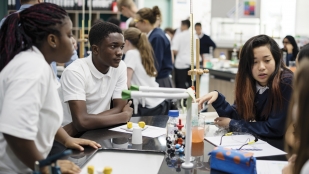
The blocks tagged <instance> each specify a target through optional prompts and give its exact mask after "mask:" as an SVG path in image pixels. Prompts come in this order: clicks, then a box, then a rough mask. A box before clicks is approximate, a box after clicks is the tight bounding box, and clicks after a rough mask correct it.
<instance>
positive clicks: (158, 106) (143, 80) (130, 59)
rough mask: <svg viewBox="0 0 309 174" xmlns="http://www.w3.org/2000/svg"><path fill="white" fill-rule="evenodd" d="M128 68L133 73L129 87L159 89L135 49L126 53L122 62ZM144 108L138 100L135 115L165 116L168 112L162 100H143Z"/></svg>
mask: <svg viewBox="0 0 309 174" xmlns="http://www.w3.org/2000/svg"><path fill="white" fill-rule="evenodd" d="M124 62H125V63H126V65H127V67H128V68H131V69H132V70H133V71H134V72H133V75H132V79H131V85H137V86H149V87H159V84H158V83H157V82H156V78H155V77H151V76H149V75H148V74H147V72H146V70H145V68H144V66H143V64H142V57H141V55H140V52H139V51H138V50H137V49H133V50H129V51H127V52H126V58H125V60H124ZM144 100H145V107H143V106H142V100H141V99H139V112H138V114H137V115H139V116H146V115H148V116H149V115H166V114H167V112H168V108H167V106H165V105H167V103H166V102H165V100H164V99H163V98H145V99H144Z"/></svg>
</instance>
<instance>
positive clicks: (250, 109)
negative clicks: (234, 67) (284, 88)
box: [235, 35, 293, 121]
mask: <svg viewBox="0 0 309 174" xmlns="http://www.w3.org/2000/svg"><path fill="white" fill-rule="evenodd" d="M260 46H267V47H268V48H269V50H270V52H271V54H272V56H273V58H274V60H275V70H274V72H273V74H271V75H270V77H269V79H268V82H267V83H268V84H267V86H268V87H269V90H270V92H269V93H268V100H267V102H268V103H267V105H266V106H267V107H266V109H264V110H263V111H262V116H263V117H264V118H265V119H266V118H268V115H269V114H270V112H271V110H272V109H281V108H282V103H283V102H282V100H283V99H282V95H281V92H280V86H279V84H280V82H281V79H282V78H286V77H292V75H293V73H292V72H291V71H290V70H289V69H287V68H286V66H285V65H284V63H283V62H282V60H281V51H280V48H279V46H278V44H277V43H276V41H274V40H273V39H272V38H270V37H269V36H266V35H258V36H255V37H252V38H251V39H249V40H248V41H247V42H246V43H245V45H244V46H243V47H242V49H241V52H240V57H239V60H240V61H239V66H238V73H237V75H236V84H235V85H236V87H235V89H236V90H235V102H236V106H237V108H236V110H237V112H238V114H239V115H241V116H242V119H244V120H246V121H250V120H255V116H256V115H255V113H256V111H255V107H254V99H255V94H256V80H255V79H254V78H253V75H252V67H253V64H254V54H253V49H254V48H257V47H260Z"/></svg>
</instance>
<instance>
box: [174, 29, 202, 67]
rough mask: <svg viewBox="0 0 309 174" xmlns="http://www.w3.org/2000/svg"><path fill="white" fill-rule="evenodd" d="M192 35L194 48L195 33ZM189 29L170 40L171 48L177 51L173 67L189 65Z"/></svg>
mask: <svg viewBox="0 0 309 174" xmlns="http://www.w3.org/2000/svg"><path fill="white" fill-rule="evenodd" d="M193 36H194V43H193V47H194V50H195V45H196V43H195V40H196V35H193ZM190 38H191V36H190V31H189V30H185V31H182V32H181V33H179V34H177V35H176V36H175V37H174V38H173V41H172V46H171V47H172V48H171V49H172V50H175V51H177V55H176V59H175V68H177V69H186V68H190V66H191V52H190V50H191V49H190ZM195 62H196V58H195V51H194V63H195Z"/></svg>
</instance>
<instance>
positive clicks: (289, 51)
mask: <svg viewBox="0 0 309 174" xmlns="http://www.w3.org/2000/svg"><path fill="white" fill-rule="evenodd" d="M286 51H287V52H288V53H289V54H292V53H293V45H292V44H287V45H286Z"/></svg>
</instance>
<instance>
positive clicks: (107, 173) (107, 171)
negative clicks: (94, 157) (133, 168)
mask: <svg viewBox="0 0 309 174" xmlns="http://www.w3.org/2000/svg"><path fill="white" fill-rule="evenodd" d="M112 171H113V169H112V168H111V167H104V170H103V174H111V173H112Z"/></svg>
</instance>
